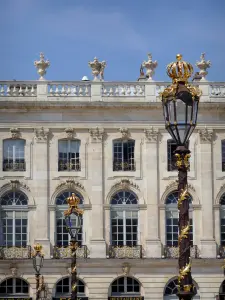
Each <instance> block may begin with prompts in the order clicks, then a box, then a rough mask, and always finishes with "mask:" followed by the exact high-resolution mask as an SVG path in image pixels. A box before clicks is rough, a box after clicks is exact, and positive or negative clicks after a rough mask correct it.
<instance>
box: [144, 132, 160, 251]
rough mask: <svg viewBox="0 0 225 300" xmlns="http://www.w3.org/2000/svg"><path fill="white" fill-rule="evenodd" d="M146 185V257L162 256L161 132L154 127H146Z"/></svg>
mask: <svg viewBox="0 0 225 300" xmlns="http://www.w3.org/2000/svg"><path fill="white" fill-rule="evenodd" d="M144 132H145V159H144V160H145V171H144V172H145V180H146V181H145V186H146V191H147V239H146V257H161V247H162V246H161V242H160V239H159V226H158V220H159V209H158V141H159V138H160V134H159V132H158V130H155V129H154V128H153V127H152V128H150V129H145V130H144Z"/></svg>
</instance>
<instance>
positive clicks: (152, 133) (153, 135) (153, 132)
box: [144, 126, 161, 143]
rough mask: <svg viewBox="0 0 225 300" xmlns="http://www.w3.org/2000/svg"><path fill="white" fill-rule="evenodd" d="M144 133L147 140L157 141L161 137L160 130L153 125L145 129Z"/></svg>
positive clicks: (150, 141)
mask: <svg viewBox="0 0 225 300" xmlns="http://www.w3.org/2000/svg"><path fill="white" fill-rule="evenodd" d="M144 133H145V142H149V143H156V142H157V141H158V140H159V139H160V138H161V134H160V132H159V130H158V129H155V128H154V127H153V126H152V127H150V128H146V129H144Z"/></svg>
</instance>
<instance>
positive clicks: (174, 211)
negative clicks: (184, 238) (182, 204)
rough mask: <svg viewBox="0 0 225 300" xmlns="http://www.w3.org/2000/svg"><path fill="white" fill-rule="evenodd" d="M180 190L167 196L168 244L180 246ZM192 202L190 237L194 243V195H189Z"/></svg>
mask: <svg viewBox="0 0 225 300" xmlns="http://www.w3.org/2000/svg"><path fill="white" fill-rule="evenodd" d="M177 202H178V192H177V191H175V192H172V193H170V194H169V195H168V196H167V198H166V245H167V246H169V247H178V234H179V233H178V218H179V216H178V214H179V213H178V208H177ZM189 203H190V214H189V217H190V226H191V230H190V239H191V243H192V244H193V228H192V227H193V226H192V204H191V203H192V197H191V196H190V195H189Z"/></svg>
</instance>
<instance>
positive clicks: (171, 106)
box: [168, 101, 176, 124]
mask: <svg viewBox="0 0 225 300" xmlns="http://www.w3.org/2000/svg"><path fill="white" fill-rule="evenodd" d="M168 112H169V122H170V123H171V124H174V121H176V104H175V102H174V101H168Z"/></svg>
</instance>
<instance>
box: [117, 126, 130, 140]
mask: <svg viewBox="0 0 225 300" xmlns="http://www.w3.org/2000/svg"><path fill="white" fill-rule="evenodd" d="M119 132H120V133H121V134H122V139H128V138H129V136H130V133H129V129H128V128H126V127H121V128H119Z"/></svg>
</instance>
